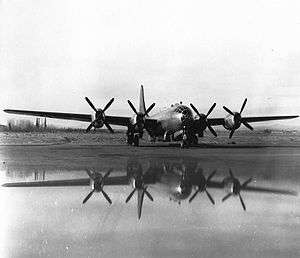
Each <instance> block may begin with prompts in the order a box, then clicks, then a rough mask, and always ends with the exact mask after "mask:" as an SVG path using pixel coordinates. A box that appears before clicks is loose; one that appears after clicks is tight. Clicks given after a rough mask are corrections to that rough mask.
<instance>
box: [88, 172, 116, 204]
mask: <svg viewBox="0 0 300 258" xmlns="http://www.w3.org/2000/svg"><path fill="white" fill-rule="evenodd" d="M111 171H112V169H109V170H108V171H107V172H106V174H105V175H104V176H103V177H102V175H101V174H100V173H92V172H91V171H90V170H89V169H86V172H87V174H88V175H89V177H90V179H91V180H92V181H93V190H92V191H91V192H90V193H89V194H88V195H87V196H86V197H85V198H84V200H83V202H82V203H83V204H85V203H86V202H87V201H88V199H90V198H91V196H92V195H93V193H94V192H101V193H102V195H103V196H104V198H105V199H106V200H107V201H108V202H109V204H112V201H111V199H110V198H109V196H108V195H107V193H106V192H105V191H104V190H103V186H104V181H105V179H107V177H108V176H109V174H110V173H111Z"/></svg>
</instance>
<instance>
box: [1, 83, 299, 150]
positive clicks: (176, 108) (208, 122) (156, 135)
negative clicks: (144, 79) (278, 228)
mask: <svg viewBox="0 0 300 258" xmlns="http://www.w3.org/2000/svg"><path fill="white" fill-rule="evenodd" d="M85 100H86V101H87V103H88V104H89V105H90V107H91V108H92V109H93V111H94V112H95V113H94V114H75V113H60V112H45V111H32V110H16V109H5V110H4V112H6V113H10V114H19V115H30V116H39V117H49V118H55V119H67V120H77V121H83V122H88V123H90V124H89V126H88V127H87V129H86V132H89V131H90V130H91V129H92V128H95V129H96V128H102V127H103V126H106V128H107V129H108V130H109V131H110V132H111V133H113V132H114V130H113V129H112V128H111V126H110V125H118V126H125V127H127V132H126V136H127V143H128V144H129V145H133V146H139V140H140V139H141V138H142V137H143V134H144V132H145V131H147V133H148V134H149V136H150V138H151V141H153V142H155V141H165V142H170V141H179V142H180V146H181V147H182V148H185V147H189V146H191V145H197V144H198V138H199V137H203V133H204V131H205V130H206V129H208V130H209V131H210V132H211V133H212V134H213V135H214V136H215V137H217V133H216V132H215V130H214V129H213V126H220V125H221V126H223V127H224V128H225V129H226V130H228V131H230V134H229V138H232V136H233V134H234V132H235V131H236V130H237V129H238V128H240V126H241V125H242V124H243V125H244V126H245V127H246V128H248V129H250V130H251V131H252V130H253V127H252V126H251V125H250V123H253V122H262V121H270V120H281V119H292V118H297V117H298V115H294V116H258V117H243V116H242V112H243V111H244V108H245V106H246V103H247V98H246V99H245V100H244V102H243V104H242V106H241V109H240V111H239V112H235V111H231V110H230V109H229V108H227V107H226V106H223V108H224V110H225V111H226V112H227V113H228V114H227V116H225V117H222V118H208V116H209V115H210V114H211V112H212V111H213V109H214V108H215V106H216V103H214V104H213V105H212V106H211V107H210V109H209V110H208V112H207V113H206V114H204V113H200V112H199V111H198V109H197V108H196V107H195V106H194V105H193V104H192V103H190V106H191V108H192V109H191V108H189V107H188V106H186V105H183V104H182V103H181V102H180V103H177V104H174V105H171V107H169V108H167V109H165V110H163V111H161V112H159V113H157V114H154V115H151V116H150V115H149V112H150V111H151V110H152V109H153V107H154V106H155V103H152V104H151V105H150V106H149V107H148V108H146V105H145V98H144V88H143V85H141V88H140V98H139V109H138V111H137V109H136V108H135V106H134V105H133V104H132V102H131V101H130V100H127V102H128V104H129V106H130V107H131V109H132V110H133V112H134V115H133V117H125V116H108V115H106V114H105V112H106V111H107V109H108V108H109V107H110V106H111V104H112V103H113V102H114V98H112V99H111V100H110V101H109V102H108V103H107V104H106V105H105V107H104V108H103V109H101V108H96V107H95V106H94V104H93V103H92V102H91V101H90V99H89V98H88V97H85ZM192 110H193V111H194V112H195V115H194V114H193V112H192Z"/></svg>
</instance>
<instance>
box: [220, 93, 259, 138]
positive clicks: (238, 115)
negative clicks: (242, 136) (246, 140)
mask: <svg viewBox="0 0 300 258" xmlns="http://www.w3.org/2000/svg"><path fill="white" fill-rule="evenodd" d="M246 103H247V98H245V100H244V102H243V104H242V107H241V110H240V112H239V113H238V112H232V111H231V110H230V109H229V108H227V107H225V106H223V108H224V110H225V111H226V112H227V113H229V114H230V115H232V116H233V120H234V127H233V129H231V131H230V134H229V139H231V137H232V136H233V134H234V131H235V130H236V129H238V128H239V127H240V125H241V123H242V124H243V125H244V126H246V127H247V128H248V129H249V130H251V131H253V130H254V129H253V127H252V126H251V125H250V124H249V123H248V122H247V121H245V120H243V118H242V112H243V110H244V108H245V106H246Z"/></svg>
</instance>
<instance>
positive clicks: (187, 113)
mask: <svg viewBox="0 0 300 258" xmlns="http://www.w3.org/2000/svg"><path fill="white" fill-rule="evenodd" d="M149 118H151V119H156V120H157V121H158V125H157V126H156V128H153V131H152V135H151V136H153V137H165V136H166V133H168V134H173V133H175V132H177V131H179V130H182V128H183V124H184V121H187V120H189V121H192V120H193V113H192V111H191V109H190V108H189V107H187V106H184V105H181V104H175V105H172V106H171V107H170V108H168V109H165V110H163V111H161V112H159V113H157V114H155V115H153V116H150V117H149Z"/></svg>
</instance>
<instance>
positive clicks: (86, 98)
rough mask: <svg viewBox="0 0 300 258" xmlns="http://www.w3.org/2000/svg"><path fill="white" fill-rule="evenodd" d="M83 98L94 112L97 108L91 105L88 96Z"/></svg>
mask: <svg viewBox="0 0 300 258" xmlns="http://www.w3.org/2000/svg"><path fill="white" fill-rule="evenodd" d="M85 100H86V101H87V103H89V105H90V107H91V108H92V109H94V111H95V112H97V109H96V108H95V106H94V105H93V103H92V102H91V101H90V100H89V98H88V97H85Z"/></svg>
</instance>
